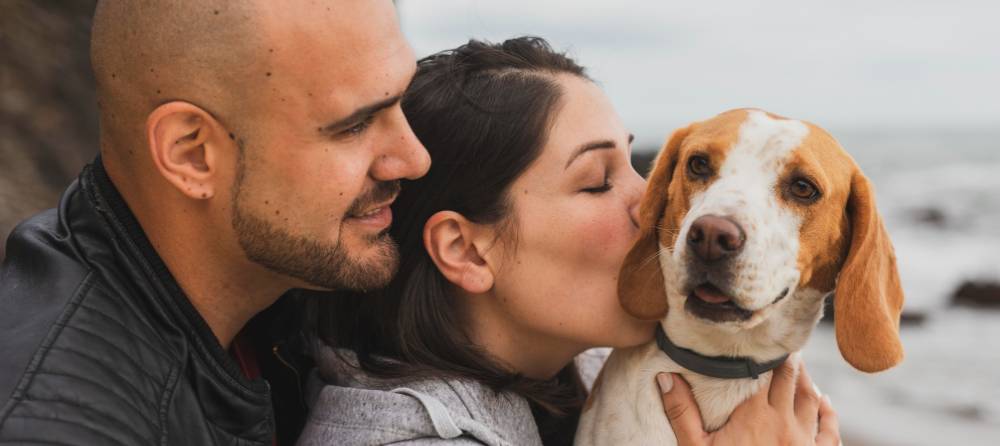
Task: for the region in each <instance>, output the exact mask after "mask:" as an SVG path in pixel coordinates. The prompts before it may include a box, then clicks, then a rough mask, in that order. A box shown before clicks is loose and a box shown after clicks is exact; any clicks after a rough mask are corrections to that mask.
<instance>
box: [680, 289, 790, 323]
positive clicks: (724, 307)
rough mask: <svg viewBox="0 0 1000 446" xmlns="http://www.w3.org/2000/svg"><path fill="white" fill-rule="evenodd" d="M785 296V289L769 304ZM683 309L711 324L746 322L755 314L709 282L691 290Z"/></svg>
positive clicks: (786, 290)
mask: <svg viewBox="0 0 1000 446" xmlns="http://www.w3.org/2000/svg"><path fill="white" fill-rule="evenodd" d="M787 295H788V289H787V288H786V289H785V290H784V291H782V292H781V294H780V295H778V296H777V297H776V298H775V299H774V300H773V301H772V302H771V304H772V305H773V304H775V303H777V302H778V301H780V300H782V299H784V298H785V296H787ZM684 309H685V310H687V311H688V312H689V313H691V314H692V315H694V316H695V317H698V318H701V319H706V320H709V321H712V322H742V321H747V320H749V319H750V318H752V317H753V315H754V313H755V312H754V311H752V310H747V309H745V308H743V307H741V306H739V305H738V304H737V303H736V302H734V301H733V298H732V296H730V295H728V294H726V293H725V292H724V291H722V290H721V289H719V287H717V286H715V285H713V284H711V283H709V282H706V283H703V284H701V285H698V286H696V287H694V288H693V289H692V290H691V293H690V294H689V295H688V298H687V300H686V302H684Z"/></svg>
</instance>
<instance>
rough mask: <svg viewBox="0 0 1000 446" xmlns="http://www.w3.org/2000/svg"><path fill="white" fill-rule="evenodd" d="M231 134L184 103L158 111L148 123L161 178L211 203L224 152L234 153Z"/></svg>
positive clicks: (173, 103) (163, 107)
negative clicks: (232, 151) (221, 156)
mask: <svg viewBox="0 0 1000 446" xmlns="http://www.w3.org/2000/svg"><path fill="white" fill-rule="evenodd" d="M228 135H229V133H228V132H227V131H226V130H225V128H224V127H223V126H222V125H221V124H220V123H219V122H218V121H217V120H216V119H215V118H214V117H212V115H211V114H209V113H208V112H206V111H205V110H204V109H202V108H201V107H198V106H196V105H194V104H190V103H187V102H182V101H174V102H168V103H166V104H163V105H161V106H159V107H157V108H156V109H155V110H153V112H152V113H150V114H149V117H147V119H146V137H147V140H148V144H149V150H150V156H151V157H152V160H153V164H154V165H155V166H156V168H157V170H158V171H159V173H160V175H162V176H163V178H164V179H166V180H167V181H168V182H169V183H170V184H172V185H173V186H174V187H176V188H177V190H179V191H180V192H181V193H182V194H184V195H187V196H188V197H190V198H193V199H196V200H202V199H208V198H211V197H213V196H215V193H216V192H217V191H218V190H219V189H218V188H219V187H222V186H223V185H222V184H219V178H218V175H217V172H218V170H219V166H218V163H219V162H220V150H227V151H231V150H232V148H231V146H232V144H234V143H233V142H232V140H231V139H230V138H229V136H228Z"/></svg>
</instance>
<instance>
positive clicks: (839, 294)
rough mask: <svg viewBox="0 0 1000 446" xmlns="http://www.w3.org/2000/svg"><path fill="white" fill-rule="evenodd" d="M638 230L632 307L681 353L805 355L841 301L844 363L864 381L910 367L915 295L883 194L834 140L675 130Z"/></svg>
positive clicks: (791, 129) (624, 293)
mask: <svg viewBox="0 0 1000 446" xmlns="http://www.w3.org/2000/svg"><path fill="white" fill-rule="evenodd" d="M640 226H641V233H642V235H641V236H640V239H639V240H638V241H637V242H636V244H635V246H634V247H633V248H632V251H631V252H630V253H629V254H628V256H627V257H626V260H625V263H624V265H623V266H622V273H621V276H620V279H619V295H620V298H621V303H622V306H623V307H624V308H625V309H626V311H628V312H629V313H630V314H632V315H633V316H636V317H639V318H642V319H664V323H665V325H666V327H667V331H668V333H669V334H670V337H671V339H672V340H674V341H675V342H677V343H678V344H680V345H686V346H689V347H690V348H693V349H695V350H696V351H698V352H699V353H702V354H706V355H712V356H719V355H728V356H747V357H752V358H755V359H758V360H770V359H774V358H775V357H778V356H780V355H781V354H784V353H789V352H792V351H795V350H798V349H800V348H801V347H802V346H803V345H804V343H805V341H806V339H807V338H808V336H809V333H810V332H811V329H812V327H813V326H814V325H815V324H816V322H817V320H818V318H819V317H820V316H821V314H822V305H823V299H824V298H825V297H826V296H827V295H828V294H829V293H830V292H832V291H835V292H836V300H835V307H834V311H835V313H836V319H835V324H836V332H837V343H838V345H839V347H840V351H841V354H842V355H843V356H844V358H845V359H846V360H847V361H848V362H849V363H850V364H851V365H853V366H854V367H855V368H857V369H859V370H863V371H866V372H875V371H880V370H884V369H887V368H889V367H892V366H893V365H895V364H897V363H898V362H899V361H901V360H902V356H903V349H902V345H901V344H900V342H899V337H898V329H899V313H900V310H901V307H902V303H903V292H902V289H901V287H900V284H899V277H898V273H897V271H896V259H895V255H894V253H893V248H892V245H891V243H890V241H889V237H888V235H887V234H886V232H885V228H884V227H883V225H882V221H881V218H880V217H879V214H878V212H877V210H876V208H875V200H874V196H873V191H872V186H871V184H870V183H869V181H868V179H867V178H866V177H865V176H864V175H863V174H862V173H861V171H860V170H859V169H858V167H857V165H856V164H855V163H854V161H853V160H852V159H851V157H850V156H849V155H848V154H847V153H846V152H845V151H844V150H843V149H842V148H841V147H840V145H839V144H838V143H837V142H836V140H834V139H833V137H831V136H830V135H829V134H828V133H826V132H825V131H824V130H822V129H820V128H818V127H816V126H814V125H812V124H809V123H805V122H802V121H796V120H790V119H785V118H781V117H778V116H775V115H772V114H769V113H766V112H763V111H760V110H733V111H729V112H726V113H723V114H721V115H719V116H716V117H715V118H712V119H709V120H707V121H703V122H698V123H695V124H692V125H690V126H688V127H686V128H683V129H680V130H678V131H676V132H675V133H674V134H673V135H672V136H671V137H670V140H669V141H668V142H667V144H666V146H665V147H664V149H663V151H662V152H661V153H660V155H659V156H658V157H657V159H656V162H655V165H654V167H653V170H652V172H651V174H650V176H649V185H648V187H647V190H646V194H645V196H644V197H643V201H642V205H641V210H640ZM665 279H666V280H665ZM668 308H669V309H670V311H668Z"/></svg>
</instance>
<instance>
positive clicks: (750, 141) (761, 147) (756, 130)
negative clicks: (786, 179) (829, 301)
mask: <svg viewBox="0 0 1000 446" xmlns="http://www.w3.org/2000/svg"><path fill="white" fill-rule="evenodd" d="M808 134H809V128H808V127H807V126H806V125H805V124H804V123H803V122H802V121H797V120H793V119H774V118H772V117H770V116H768V114H767V113H765V112H763V111H759V110H751V111H750V112H749V113H747V117H746V120H744V122H743V124H742V125H740V129H739V137H738V138H737V139H736V144H734V145H733V147H732V149H731V150H730V152H729V154H728V156H727V160H730V159H734V158H735V159H739V158H743V157H750V158H753V159H756V160H759V161H760V162H763V163H769V162H778V161H781V160H783V159H786V158H787V157H788V155H790V154H791V152H792V151H793V150H795V149H796V148H797V147H799V146H800V145H801V144H802V141H803V140H805V138H806V136H807V135H808ZM727 164H728V163H727Z"/></svg>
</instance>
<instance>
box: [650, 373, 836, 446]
mask: <svg viewBox="0 0 1000 446" xmlns="http://www.w3.org/2000/svg"><path fill="white" fill-rule="evenodd" d="M792 362H795V363H796V364H790V363H792ZM801 362H802V361H801V360H799V361H785V363H784V364H783V365H781V367H778V368H777V369H775V371H774V376H773V378H772V379H771V387H770V388H769V389H761V391H759V392H757V393H756V394H755V395H754V396H752V397H750V399H749V400H747V401H745V402H743V404H740V405H739V406H738V407H737V408H736V410H735V411H734V412H733V414H732V415H731V416H730V417H729V421H727V422H726V425H725V426H723V427H722V428H721V429H719V430H718V431H715V432H712V433H708V432H705V428H704V426H703V425H702V422H701V413H700V412H699V411H698V404H697V403H696V402H695V400H694V395H693V394H692V393H691V388H690V387H689V386H688V384H687V382H685V381H684V378H681V377H680V376H676V375H674V374H672V373H661V374H659V375H658V376H657V377H656V379H657V382H658V383H659V384H660V390H661V391H662V392H663V410H664V412H666V414H667V418H668V419H669V420H670V426H671V427H672V428H673V430H674V434H675V435H676V436H677V444H678V446H701V445H713V446H721V445H737V444H739V445H760V444H773V445H796V446H797V445H822V446H836V445H839V444H840V432H839V431H840V427H839V426H838V424H837V414H836V413H835V412H834V411H833V406H831V405H830V399H829V398H827V397H822V398H820V396H819V395H817V393H816V391H815V390H814V387H813V383H812V380H810V379H809V375H808V374H806V371H805V367H801V366H800V365H799V364H801ZM796 368H799V369H800V370H799V373H798V374H797V375H798V378H796Z"/></svg>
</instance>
